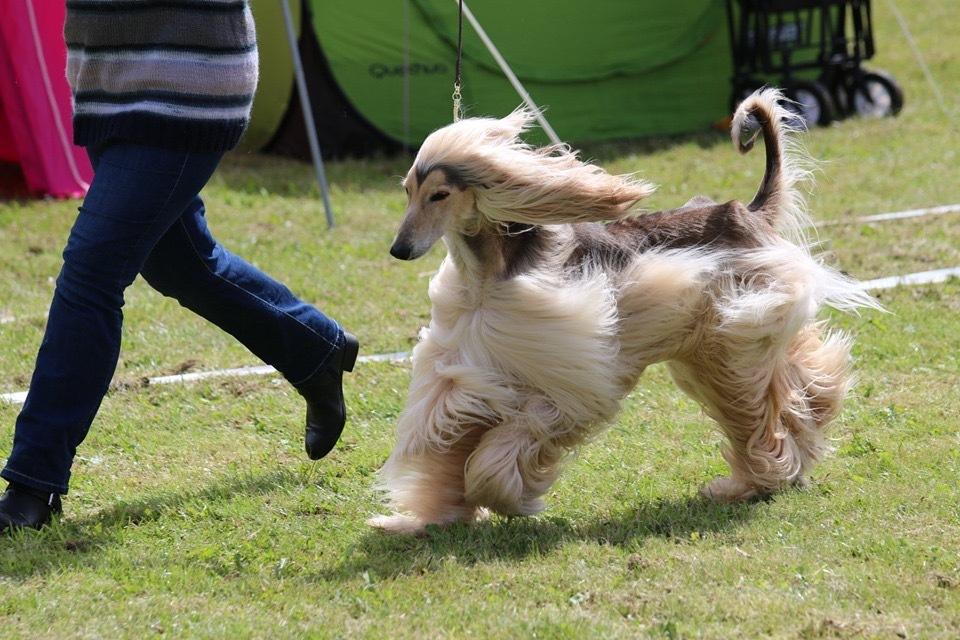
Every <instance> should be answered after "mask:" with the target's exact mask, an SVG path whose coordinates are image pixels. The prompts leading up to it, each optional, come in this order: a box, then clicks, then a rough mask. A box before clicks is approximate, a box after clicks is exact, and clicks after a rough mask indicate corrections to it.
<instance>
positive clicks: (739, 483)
mask: <svg viewBox="0 0 960 640" xmlns="http://www.w3.org/2000/svg"><path fill="white" fill-rule="evenodd" d="M700 495H702V496H703V497H704V498H706V499H708V500H713V501H714V502H742V501H744V500H751V499H753V498H756V497H757V496H758V495H760V492H759V491H758V490H757V487H756V486H755V485H752V484H750V483H749V482H744V481H743V480H739V479H737V478H726V477H723V478H714V479H713V480H711V481H710V482H708V483H707V484H705V485H704V486H703V487H702V488H701V489H700Z"/></svg>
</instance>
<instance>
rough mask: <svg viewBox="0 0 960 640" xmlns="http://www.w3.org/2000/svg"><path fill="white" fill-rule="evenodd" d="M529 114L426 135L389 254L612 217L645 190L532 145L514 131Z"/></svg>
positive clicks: (558, 149)
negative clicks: (512, 228) (487, 232)
mask: <svg viewBox="0 0 960 640" xmlns="http://www.w3.org/2000/svg"><path fill="white" fill-rule="evenodd" d="M534 118H535V114H534V113H533V112H531V111H527V110H517V111H514V112H513V113H512V114H510V115H509V116H507V117H506V118H502V119H494V118H467V119H465V120H461V121H459V122H455V123H454V124H451V125H448V126H446V127H444V128H442V129H439V130H437V131H435V132H433V133H432V134H430V135H429V136H428V137H427V139H426V140H425V141H424V143H423V146H422V147H420V152H419V153H418V154H417V158H416V160H415V161H414V163H413V166H412V167H411V168H410V171H409V172H407V176H406V177H405V178H404V180H403V186H404V188H405V189H406V191H407V210H406V214H405V216H404V218H403V222H401V224H400V229H399V230H398V231H397V237H396V240H395V241H394V243H393V247H391V249H390V253H391V254H392V255H393V256H394V257H397V258H400V259H402V260H413V259H415V258H419V257H420V256H422V255H423V254H425V253H426V252H427V251H429V250H430V247H432V246H433V245H434V243H436V241H437V240H439V239H440V238H441V237H442V236H444V235H446V234H460V235H466V236H472V235H476V234H477V233H479V232H480V231H481V230H482V229H484V228H491V227H493V228H496V227H497V226H498V225H502V224H505V223H509V222H519V223H524V224H532V225H543V224H563V223H571V222H585V221H599V220H615V219H618V218H622V217H624V216H626V215H630V213H631V208H632V207H633V205H634V204H635V203H636V202H637V201H639V200H641V199H642V198H645V197H646V196H648V195H650V193H652V192H653V187H652V186H651V185H650V184H648V183H646V182H643V181H641V180H636V179H634V178H633V177H631V176H615V175H610V174H609V173H606V172H605V171H603V170H602V169H600V168H599V167H597V166H595V165H592V164H589V163H586V162H582V161H581V160H579V159H578V158H577V154H576V153H574V152H573V151H571V150H570V148H569V147H567V146H565V145H560V146H550V147H543V148H534V147H532V146H530V145H528V144H527V143H525V142H524V141H523V140H522V139H521V138H520V136H521V134H522V133H523V131H524V130H526V129H527V128H528V127H529V126H530V125H531V124H532V122H533V120H534Z"/></svg>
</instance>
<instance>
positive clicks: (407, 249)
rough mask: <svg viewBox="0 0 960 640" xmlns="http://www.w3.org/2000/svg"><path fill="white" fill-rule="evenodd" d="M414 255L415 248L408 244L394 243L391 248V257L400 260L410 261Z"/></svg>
mask: <svg viewBox="0 0 960 640" xmlns="http://www.w3.org/2000/svg"><path fill="white" fill-rule="evenodd" d="M412 254H413V247H411V246H410V245H408V244H403V243H400V242H394V243H393V246H392V247H390V255H392V256H393V257H394V258H397V259H398V260H410V258H411V257H412Z"/></svg>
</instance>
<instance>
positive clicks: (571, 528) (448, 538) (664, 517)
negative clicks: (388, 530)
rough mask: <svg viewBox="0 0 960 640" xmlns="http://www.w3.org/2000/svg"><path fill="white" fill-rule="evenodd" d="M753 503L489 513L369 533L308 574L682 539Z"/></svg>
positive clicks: (712, 528) (334, 575) (340, 575)
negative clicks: (399, 531)
mask: <svg viewBox="0 0 960 640" xmlns="http://www.w3.org/2000/svg"><path fill="white" fill-rule="evenodd" d="M755 506H756V503H748V504H732V505H720V504H716V503H713V502H710V501H708V500H705V499H703V498H700V497H689V498H685V499H679V500H676V499H671V500H657V501H655V502H650V503H646V504H642V505H639V506H636V507H634V508H633V509H630V510H628V511H623V512H620V513H617V514H614V515H610V516H607V517H604V518H601V519H597V520H593V521H586V522H583V523H574V522H572V521H570V520H568V519H566V518H560V517H541V518H507V519H501V518H493V519H490V520H487V521H484V522H480V523H477V524H474V525H466V524H460V525H454V526H451V527H448V528H443V529H441V528H431V529H430V530H429V531H428V533H427V535H426V536H424V537H421V538H413V537H402V536H394V535H390V534H385V533H382V532H379V531H370V532H368V533H367V534H365V535H364V536H363V538H362V539H361V541H360V542H359V543H358V546H357V548H356V549H355V550H354V553H353V555H352V556H351V557H349V558H348V559H346V560H345V561H344V562H342V563H341V564H340V565H338V566H336V567H332V568H331V569H329V570H327V571H324V572H321V573H319V574H318V575H316V576H315V577H316V578H317V579H322V580H344V579H353V578H355V577H356V576H357V575H360V574H362V573H363V572H364V571H367V572H371V573H373V574H375V575H377V576H379V577H394V576H400V575H410V574H418V573H428V572H430V571H434V570H437V569H439V568H441V567H443V566H444V565H446V564H448V563H450V562H455V563H458V564H461V565H473V564H477V563H484V562H493V561H498V560H521V559H524V558H527V557H536V556H538V555H541V554H545V553H549V552H550V551H552V550H553V549H556V548H558V547H560V546H562V545H564V544H566V543H568V542H590V543H595V544H598V545H614V546H623V547H626V546H632V545H634V544H635V543H636V542H638V541H642V540H643V539H645V538H651V537H659V538H670V539H675V540H677V541H678V542H685V541H689V540H690V539H691V537H695V535H696V534H704V533H710V532H720V531H725V530H727V529H729V528H730V527H733V526H735V525H736V524H737V523H739V522H742V521H743V520H745V519H747V518H749V517H750V515H751V514H752V512H753V509H754V507H755Z"/></svg>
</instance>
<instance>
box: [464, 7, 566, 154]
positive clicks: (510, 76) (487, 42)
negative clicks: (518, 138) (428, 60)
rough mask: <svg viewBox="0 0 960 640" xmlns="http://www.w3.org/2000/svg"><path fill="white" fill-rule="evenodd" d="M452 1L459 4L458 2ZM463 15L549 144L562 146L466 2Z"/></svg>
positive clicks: (541, 112) (555, 133)
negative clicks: (534, 117)
mask: <svg viewBox="0 0 960 640" xmlns="http://www.w3.org/2000/svg"><path fill="white" fill-rule="evenodd" d="M453 1H454V2H457V3H458V4H459V0H453ZM463 15H465V16H466V17H467V20H469V21H470V26H472V27H473V30H474V31H476V32H477V35H478V36H480V40H481V41H483V45H484V46H485V47H486V48H487V51H489V52H490V55H492V56H493V59H494V60H496V61H497V64H498V65H500V70H501V71H503V75H505V76H507V80H509V81H510V84H512V85H513V88H514V90H515V91H516V92H517V93H518V94H519V95H520V97H521V98H522V99H523V101H524V103H526V105H527V108H529V109H531V110H532V111H533V112H534V113H535V114H536V117H537V122H539V123H540V126H541V127H543V130H544V131H545V132H546V134H547V137H548V138H550V142H552V143H553V144H562V141H561V140H560V137H559V136H557V132H556V131H554V130H553V127H551V126H550V123H549V122H547V119H546V118H545V117H544V116H543V111H542V110H541V109H540V107H538V106H537V104H536V103H535V102H534V101H533V98H531V97H530V94H529V93H527V90H526V89H524V88H523V85H522V84H520V80H519V79H518V78H517V76H516V75H515V74H514V73H513V70H512V69H511V68H510V65H508V64H507V61H506V60H504V58H503V56H502V55H500V51H499V50H498V49H497V46H496V45H495V44H493V41H492V40H491V39H490V36H488V35H487V32H486V31H484V30H483V27H481V26H480V23H479V22H478V21H477V18H476V17H475V16H474V15H473V12H472V11H470V7H468V6H467V3H466V2H464V3H463Z"/></svg>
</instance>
